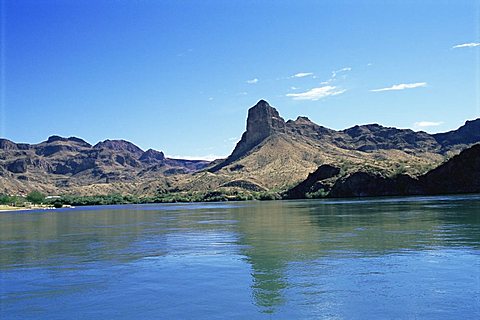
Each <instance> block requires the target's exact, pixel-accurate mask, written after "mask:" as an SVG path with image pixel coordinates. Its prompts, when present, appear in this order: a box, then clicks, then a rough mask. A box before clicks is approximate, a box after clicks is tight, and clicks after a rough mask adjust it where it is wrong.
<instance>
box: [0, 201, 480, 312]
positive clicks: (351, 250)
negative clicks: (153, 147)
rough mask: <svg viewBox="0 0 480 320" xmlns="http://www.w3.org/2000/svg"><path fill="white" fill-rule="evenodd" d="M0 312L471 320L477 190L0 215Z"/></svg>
mask: <svg viewBox="0 0 480 320" xmlns="http://www.w3.org/2000/svg"><path fill="white" fill-rule="evenodd" d="M0 318H1V319H50V320H51V319H231V318H240V319H243V318H249V319H459V318H460V319H480V196H475V195H474V196H455V197H429V198H418V197H415V198H391V199H368V200H364V199H363V200H348V201H346V200H319V201H314V200H311V201H273V202H237V203H212V204H165V205H163V204H162V205H138V206H107V207H86V208H77V209H62V210H55V211H39V212H15V213H0Z"/></svg>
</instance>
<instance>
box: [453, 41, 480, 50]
mask: <svg viewBox="0 0 480 320" xmlns="http://www.w3.org/2000/svg"><path fill="white" fill-rule="evenodd" d="M478 46H480V42H469V43H462V44H457V45H456V46H453V47H452V49H458V48H473V47H478Z"/></svg>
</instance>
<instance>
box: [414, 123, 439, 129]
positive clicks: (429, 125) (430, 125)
mask: <svg viewBox="0 0 480 320" xmlns="http://www.w3.org/2000/svg"><path fill="white" fill-rule="evenodd" d="M442 124H443V122H442V121H438V122H434V121H419V122H415V123H414V124H413V125H414V126H415V127H418V128H426V127H436V126H439V125H442Z"/></svg>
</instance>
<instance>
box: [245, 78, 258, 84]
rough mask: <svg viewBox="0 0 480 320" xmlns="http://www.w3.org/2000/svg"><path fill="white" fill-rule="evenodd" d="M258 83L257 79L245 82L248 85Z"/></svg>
mask: <svg viewBox="0 0 480 320" xmlns="http://www.w3.org/2000/svg"><path fill="white" fill-rule="evenodd" d="M257 82H258V79H257V78H254V79H251V80H247V83H249V84H255V83H257Z"/></svg>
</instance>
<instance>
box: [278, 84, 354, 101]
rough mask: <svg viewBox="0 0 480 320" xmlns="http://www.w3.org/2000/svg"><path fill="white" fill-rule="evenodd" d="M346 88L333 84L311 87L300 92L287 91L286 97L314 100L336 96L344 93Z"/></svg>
mask: <svg viewBox="0 0 480 320" xmlns="http://www.w3.org/2000/svg"><path fill="white" fill-rule="evenodd" d="M345 91H346V90H344V89H340V88H337V87H335V86H323V87H318V88H313V89H310V90H308V91H305V92H301V93H288V94H287V97H290V98H293V100H311V101H316V100H319V99H322V98H325V97H328V96H336V95H339V94H342V93H344V92H345Z"/></svg>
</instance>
